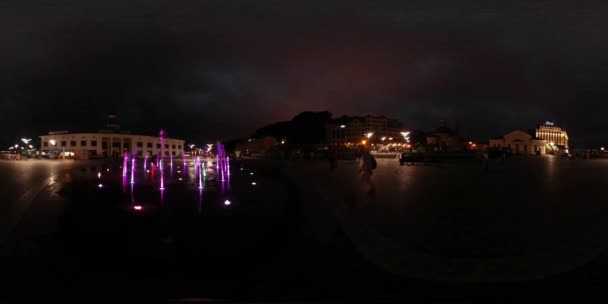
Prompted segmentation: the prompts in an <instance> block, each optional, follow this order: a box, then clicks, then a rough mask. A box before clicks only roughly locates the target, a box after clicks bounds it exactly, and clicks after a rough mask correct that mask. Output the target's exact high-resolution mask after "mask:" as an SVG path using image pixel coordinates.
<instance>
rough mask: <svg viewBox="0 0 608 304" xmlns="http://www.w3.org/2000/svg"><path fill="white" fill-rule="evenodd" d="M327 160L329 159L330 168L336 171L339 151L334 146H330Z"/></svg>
mask: <svg viewBox="0 0 608 304" xmlns="http://www.w3.org/2000/svg"><path fill="white" fill-rule="evenodd" d="M327 160H329V169H330V170H331V171H334V170H335V169H336V167H337V164H338V151H336V149H335V148H334V147H331V148H329V151H327Z"/></svg>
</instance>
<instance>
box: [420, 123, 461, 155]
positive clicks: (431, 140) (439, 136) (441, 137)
mask: <svg viewBox="0 0 608 304" xmlns="http://www.w3.org/2000/svg"><path fill="white" fill-rule="evenodd" d="M426 143H427V144H428V145H435V146H437V147H439V148H440V149H442V150H458V149H463V148H464V147H465V145H464V143H463V140H462V138H461V137H460V135H459V134H458V130H457V129H452V128H450V127H448V126H447V124H446V122H445V121H442V122H441V126H440V127H439V128H437V129H435V130H433V131H431V132H428V133H427V135H426Z"/></svg>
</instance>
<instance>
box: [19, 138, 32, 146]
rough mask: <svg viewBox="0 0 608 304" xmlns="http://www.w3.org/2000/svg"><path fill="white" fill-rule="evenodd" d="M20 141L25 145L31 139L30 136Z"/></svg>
mask: <svg viewBox="0 0 608 304" xmlns="http://www.w3.org/2000/svg"><path fill="white" fill-rule="evenodd" d="M21 141H22V142H23V143H25V144H26V145H27V144H29V143H30V141H32V139H31V138H22V139H21Z"/></svg>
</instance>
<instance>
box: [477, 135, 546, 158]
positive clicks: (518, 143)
mask: <svg viewBox="0 0 608 304" xmlns="http://www.w3.org/2000/svg"><path fill="white" fill-rule="evenodd" d="M489 146H490V147H492V148H507V149H511V151H512V152H513V153H515V154H536V153H537V151H538V152H540V154H545V153H546V148H547V141H546V140H544V139H541V138H538V137H534V136H532V135H531V134H529V133H526V132H524V131H520V130H516V131H513V132H510V133H507V134H505V135H504V136H503V137H499V138H494V139H490V140H489Z"/></svg>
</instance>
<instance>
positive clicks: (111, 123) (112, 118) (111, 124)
mask: <svg viewBox="0 0 608 304" xmlns="http://www.w3.org/2000/svg"><path fill="white" fill-rule="evenodd" d="M106 128H108V129H109V130H113V131H118V130H120V124H119V123H118V115H116V114H110V115H108V121H107V123H106Z"/></svg>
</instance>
